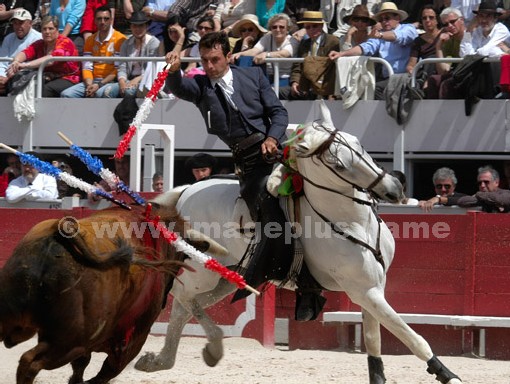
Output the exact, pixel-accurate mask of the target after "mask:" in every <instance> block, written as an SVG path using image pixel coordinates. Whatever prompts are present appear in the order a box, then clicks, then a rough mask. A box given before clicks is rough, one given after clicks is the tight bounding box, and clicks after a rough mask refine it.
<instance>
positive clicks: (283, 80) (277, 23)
mask: <svg viewBox="0 0 510 384" xmlns="http://www.w3.org/2000/svg"><path fill="white" fill-rule="evenodd" d="M268 24H269V29H270V30H271V33H268V34H266V35H264V36H262V38H261V39H260V40H259V42H258V43H257V44H255V46H254V47H253V48H252V49H247V50H246V51H242V52H238V53H236V54H233V55H232V58H231V60H232V62H235V61H237V60H238V59H239V57H241V56H252V57H253V64H255V65H265V66H266V73H267V76H268V77H269V81H270V82H271V83H273V80H274V71H273V66H272V65H271V64H270V63H266V58H288V57H293V56H294V52H295V51H296V48H297V42H296V41H295V40H294V39H293V38H292V37H291V36H290V35H289V27H290V17H289V16H288V15H286V14H285V13H278V14H276V15H274V16H273V17H271V19H270V20H269V22H268ZM291 68H292V63H281V64H280V79H279V81H280V86H286V85H289V77H290V71H291Z"/></svg>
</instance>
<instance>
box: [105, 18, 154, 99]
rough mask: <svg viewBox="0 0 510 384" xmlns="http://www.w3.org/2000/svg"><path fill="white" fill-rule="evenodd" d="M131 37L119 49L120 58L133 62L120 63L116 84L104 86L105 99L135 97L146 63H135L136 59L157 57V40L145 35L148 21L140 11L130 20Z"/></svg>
mask: <svg viewBox="0 0 510 384" xmlns="http://www.w3.org/2000/svg"><path fill="white" fill-rule="evenodd" d="M129 23H130V25H131V32H132V35H131V36H130V37H129V38H128V39H127V40H126V41H124V43H123V44H122V47H121V48H120V56H121V57H133V58H134V59H135V60H134V61H129V62H126V61H122V62H120V63H119V67H118V69H117V80H118V82H117V83H115V82H112V83H109V84H106V85H105V87H104V96H105V97H119V96H120V97H124V96H126V95H129V96H136V93H137V90H138V86H139V85H140V81H141V79H142V76H143V73H144V71H145V69H146V68H147V65H148V64H149V63H148V62H146V61H144V62H140V61H136V58H137V57H157V56H158V50H159V40H158V39H156V38H155V37H154V36H151V35H149V34H147V25H148V24H149V23H150V20H149V19H148V18H147V16H145V13H143V12H142V11H138V12H134V13H133V15H132V17H131V19H129Z"/></svg>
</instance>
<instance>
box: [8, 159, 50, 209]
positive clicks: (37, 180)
mask: <svg viewBox="0 0 510 384" xmlns="http://www.w3.org/2000/svg"><path fill="white" fill-rule="evenodd" d="M57 198H58V190H57V181H56V180H55V178H54V177H52V176H48V175H45V174H43V173H39V171H38V170H37V169H36V168H34V167H32V166H31V165H27V164H23V165H22V175H21V176H20V177H17V178H16V179H14V180H13V181H11V182H10V183H9V186H8V187H7V189H6V191H5V199H6V200H7V201H8V202H9V203H17V202H18V201H21V200H28V201H35V200H52V199H57Z"/></svg>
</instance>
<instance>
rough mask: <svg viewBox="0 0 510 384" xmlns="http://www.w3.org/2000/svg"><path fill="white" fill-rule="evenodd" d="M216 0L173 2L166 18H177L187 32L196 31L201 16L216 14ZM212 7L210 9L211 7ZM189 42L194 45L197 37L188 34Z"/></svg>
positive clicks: (181, 0)
mask: <svg viewBox="0 0 510 384" xmlns="http://www.w3.org/2000/svg"><path fill="white" fill-rule="evenodd" d="M217 2H218V1H217V0H202V1H189V0H175V1H174V3H173V4H172V5H171V6H170V8H169V9H168V16H167V17H168V18H170V17H171V16H178V18H179V20H180V21H181V22H182V23H183V24H184V25H185V26H186V29H187V30H188V31H194V30H195V29H196V26H197V23H198V20H199V19H200V18H201V17H202V16H214V15H215V13H216V7H214V6H215V5H217ZM211 6H212V7H211ZM190 40H191V41H193V42H194V43H195V42H197V41H198V35H197V34H196V33H195V34H190Z"/></svg>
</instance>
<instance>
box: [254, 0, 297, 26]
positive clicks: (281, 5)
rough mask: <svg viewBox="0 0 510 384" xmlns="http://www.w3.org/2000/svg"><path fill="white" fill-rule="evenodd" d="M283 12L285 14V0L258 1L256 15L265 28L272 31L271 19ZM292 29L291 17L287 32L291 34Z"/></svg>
mask: <svg viewBox="0 0 510 384" xmlns="http://www.w3.org/2000/svg"><path fill="white" fill-rule="evenodd" d="M283 12H285V0H256V7H255V14H256V15H257V17H258V18H259V22H260V25H262V26H263V27H264V28H267V29H271V24H270V22H269V21H270V19H271V18H272V17H274V16H275V15H278V14H280V13H283ZM291 27H292V22H291V20H290V17H289V21H288V25H287V32H290V30H291Z"/></svg>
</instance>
